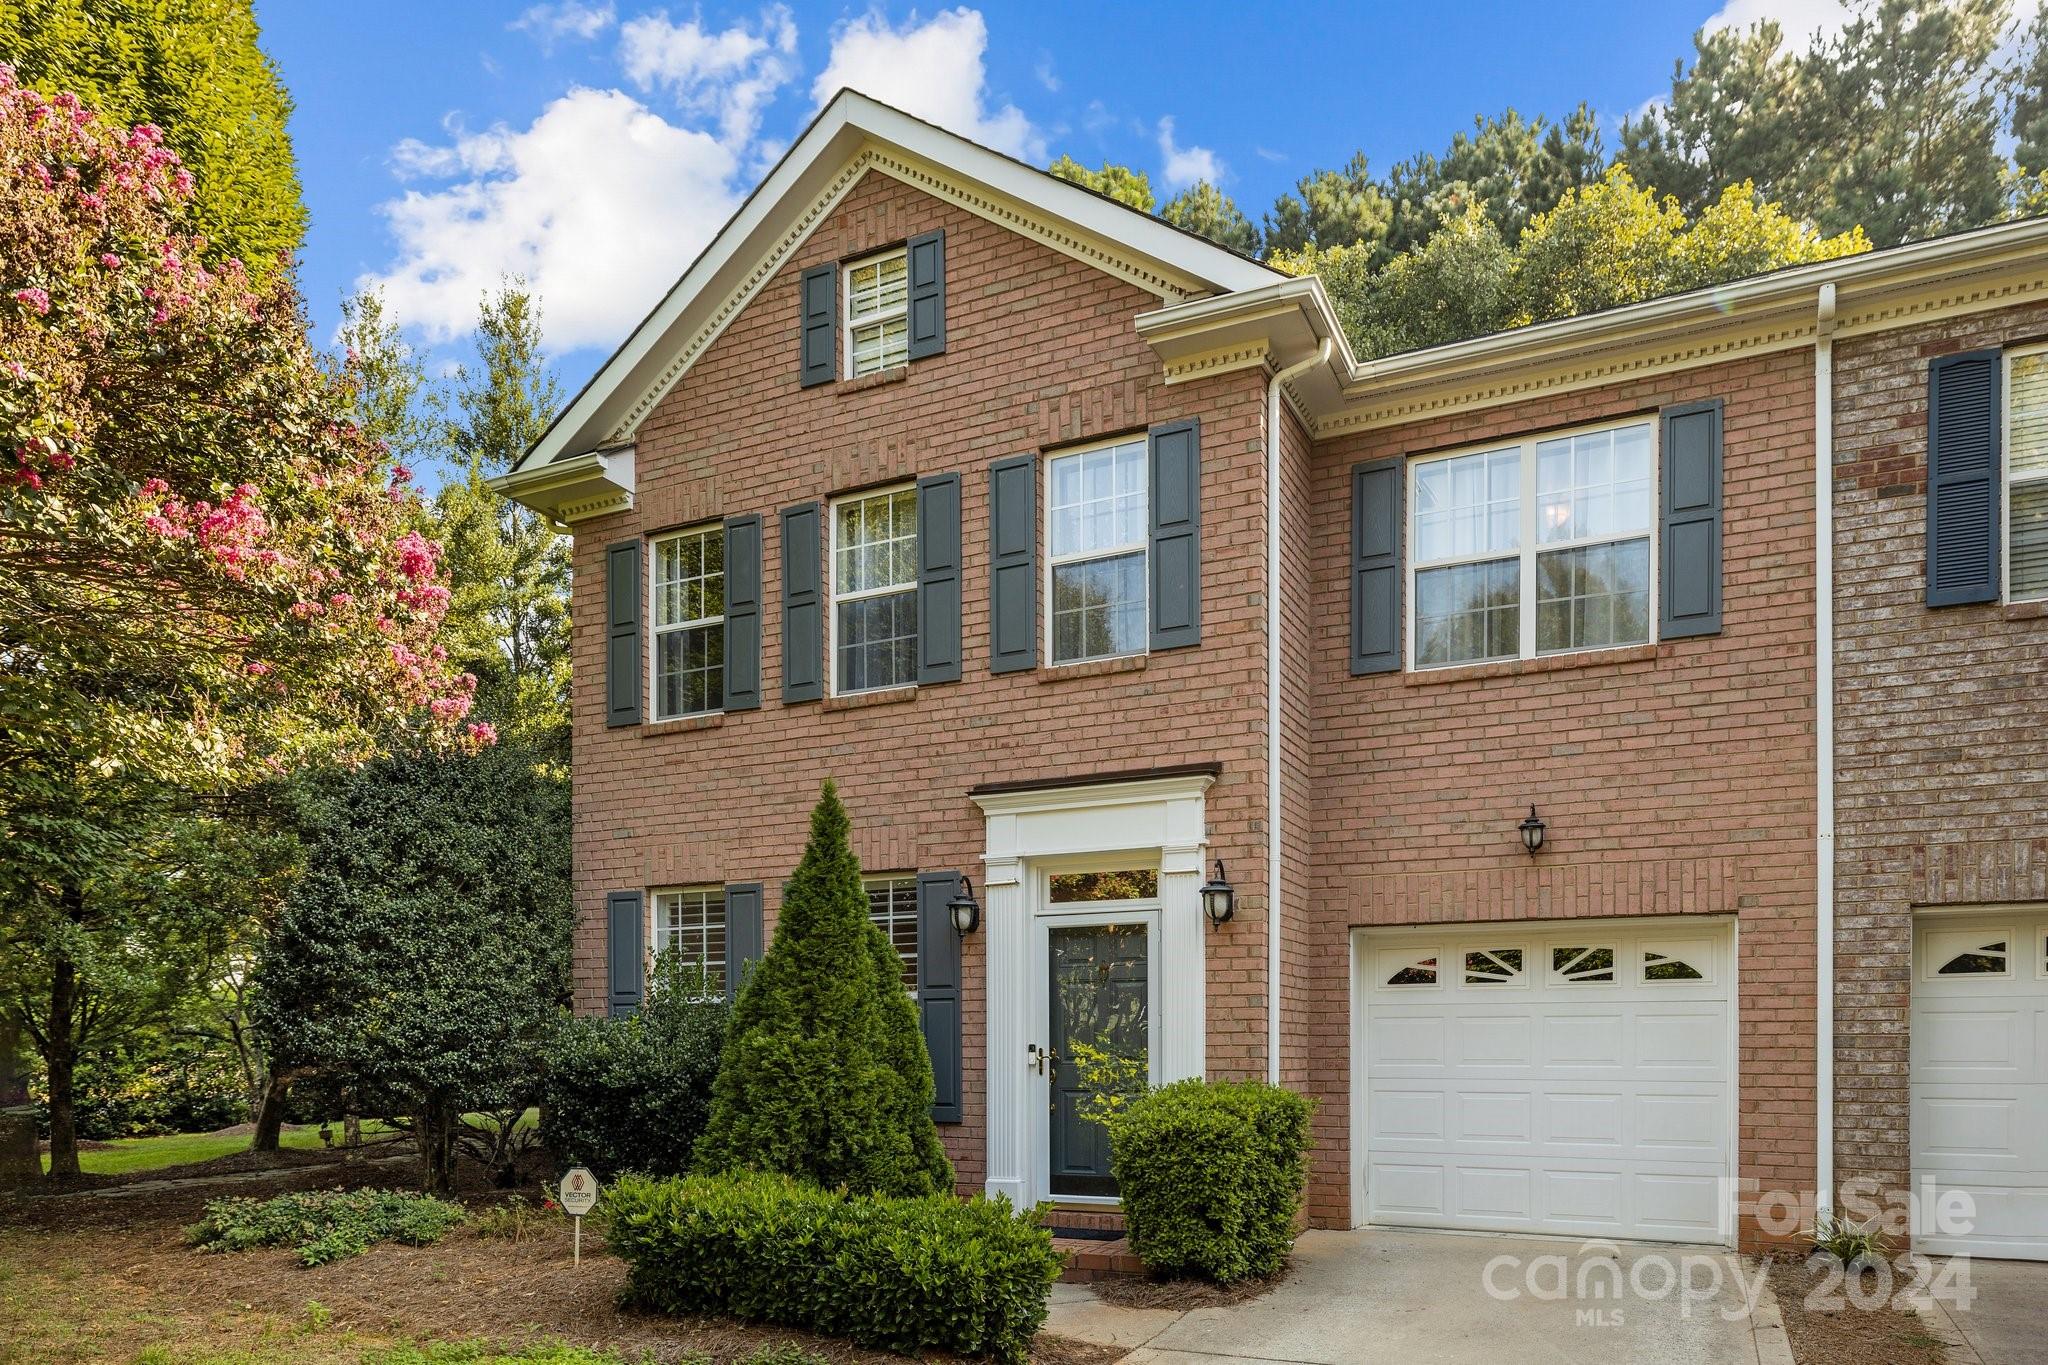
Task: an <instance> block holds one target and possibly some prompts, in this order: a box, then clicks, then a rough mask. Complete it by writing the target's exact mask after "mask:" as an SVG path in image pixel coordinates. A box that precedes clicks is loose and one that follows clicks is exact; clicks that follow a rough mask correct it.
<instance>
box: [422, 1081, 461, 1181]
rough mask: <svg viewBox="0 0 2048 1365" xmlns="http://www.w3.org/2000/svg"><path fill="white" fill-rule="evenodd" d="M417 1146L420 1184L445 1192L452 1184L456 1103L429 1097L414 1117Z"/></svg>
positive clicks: (453, 1176) (453, 1178) (453, 1177)
mask: <svg viewBox="0 0 2048 1365" xmlns="http://www.w3.org/2000/svg"><path fill="white" fill-rule="evenodd" d="M413 1137H414V1139H415V1140H416V1141H417V1142H418V1143H419V1148H420V1188H421V1189H422V1190H424V1191H425V1192H426V1193H428V1194H447V1193H448V1192H449V1191H450V1190H452V1189H453V1188H454V1186H455V1106H454V1105H452V1104H449V1103H447V1102H446V1101H442V1100H433V1101H429V1102H428V1103H427V1105H426V1106H425V1107H424V1108H423V1109H422V1111H421V1112H420V1113H419V1114H418V1115H417V1116H416V1117H415V1118H414V1120H413Z"/></svg>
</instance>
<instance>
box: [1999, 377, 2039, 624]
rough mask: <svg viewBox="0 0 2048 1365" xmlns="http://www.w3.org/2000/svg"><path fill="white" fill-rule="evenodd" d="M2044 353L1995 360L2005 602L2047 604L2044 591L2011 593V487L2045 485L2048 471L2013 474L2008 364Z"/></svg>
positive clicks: (2001, 571)
mask: <svg viewBox="0 0 2048 1365" xmlns="http://www.w3.org/2000/svg"><path fill="white" fill-rule="evenodd" d="M2042 354H2048V343H2042V344H2040V345H2037V346H2015V347H2013V348H2012V349H2010V350H2008V351H2006V352H2005V353H2004V354H2002V355H2001V356H2000V357H1999V362H1998V382H1999V394H1998V425H1999V433H1998V451H1999V455H2000V457H2001V458H2000V459H1999V462H1998V463H1999V489H1998V502H1999V513H1998V515H1999V526H1998V529H1999V534H2000V537H2001V539H2000V540H1999V544H1998V555H1999V560H2000V562H1999V566H1998V581H1999V583H2000V585H2001V586H2002V587H2003V589H2004V591H2005V600H2006V601H2008V602H2041V601H2048V588H2044V589H2042V590H2041V591H2040V592H2036V593H2029V594H2027V595H2026V596H2024V597H2022V596H2019V595H2017V594H2015V593H2014V592H2013V590H2012V490H2013V485H2015V484H2037V483H2048V468H2042V469H2037V470H2030V471H2028V472H2027V473H2025V474H2015V473H2014V471H2013V458H2012V362H2013V361H2014V360H2016V359H2023V358H2025V357H2027V356H2036V355H2042Z"/></svg>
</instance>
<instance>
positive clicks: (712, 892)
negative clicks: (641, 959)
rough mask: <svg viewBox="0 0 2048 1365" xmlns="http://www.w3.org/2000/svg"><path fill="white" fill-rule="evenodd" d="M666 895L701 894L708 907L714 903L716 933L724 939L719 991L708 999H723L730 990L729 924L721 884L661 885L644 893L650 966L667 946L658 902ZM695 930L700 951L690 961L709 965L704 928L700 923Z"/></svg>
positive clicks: (719, 969)
mask: <svg viewBox="0 0 2048 1365" xmlns="http://www.w3.org/2000/svg"><path fill="white" fill-rule="evenodd" d="M665 896H702V897H704V898H705V904H706V905H707V906H714V905H715V906H716V907H717V910H718V924H719V932H720V934H721V936H722V937H723V939H724V943H725V947H724V950H723V952H722V953H721V955H720V956H719V958H718V994H717V995H715V996H711V997H708V998H710V999H713V1000H721V999H724V998H725V997H726V996H727V995H729V994H731V991H732V978H731V973H732V923H731V921H729V920H728V919H727V918H726V901H725V888H724V887H723V886H663V887H658V888H656V889H654V890H652V891H649V892H648V893H647V965H648V967H649V968H650V969H651V968H652V967H653V966H654V963H655V960H656V959H658V958H659V957H660V956H661V955H662V953H664V952H666V951H667V950H668V946H669V945H668V944H667V943H666V942H664V941H663V937H662V927H661V902H662V898H663V897H665ZM697 933H698V949H699V952H698V954H697V956H696V957H695V958H693V959H692V960H693V961H695V962H697V963H699V964H701V965H707V966H708V965H709V959H710V954H709V953H708V952H706V951H704V940H705V935H706V933H707V928H706V927H705V926H700V927H699V928H698V930H697ZM678 946H680V945H678Z"/></svg>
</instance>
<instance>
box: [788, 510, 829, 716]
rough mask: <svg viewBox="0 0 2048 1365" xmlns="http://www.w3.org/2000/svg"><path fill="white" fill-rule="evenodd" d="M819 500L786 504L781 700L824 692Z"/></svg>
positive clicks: (815, 697) (808, 698)
mask: <svg viewBox="0 0 2048 1365" xmlns="http://www.w3.org/2000/svg"><path fill="white" fill-rule="evenodd" d="M822 515H823V513H822V511H821V510H820V508H819V506H818V504H817V503H815V502H805V503H799V504H797V505H796V506H795V507H785V508H783V509H782V699H783V700H784V701H785V702H792V701H816V700H818V699H819V698H820V697H822V696H824V695H825V605H824V582H823V579H822V577H821V575H820V573H819V543H820V540H819V536H820V530H819V527H820V517H821V516H822Z"/></svg>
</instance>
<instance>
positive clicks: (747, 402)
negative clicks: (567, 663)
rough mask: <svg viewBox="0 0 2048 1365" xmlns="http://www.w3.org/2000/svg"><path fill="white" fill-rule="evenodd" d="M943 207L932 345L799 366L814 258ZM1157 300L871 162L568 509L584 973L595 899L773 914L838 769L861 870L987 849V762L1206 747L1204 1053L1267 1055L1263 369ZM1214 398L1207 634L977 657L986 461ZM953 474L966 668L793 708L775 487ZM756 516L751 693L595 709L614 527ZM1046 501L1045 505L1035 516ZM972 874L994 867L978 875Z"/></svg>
mask: <svg viewBox="0 0 2048 1365" xmlns="http://www.w3.org/2000/svg"><path fill="white" fill-rule="evenodd" d="M935 227H943V228H945V230H946V234H947V237H946V246H947V255H948V260H947V262H946V274H947V282H948V291H947V293H948V297H947V332H948V342H949V348H948V350H947V353H946V354H945V355H943V356H939V357H934V358H931V359H927V360H920V361H917V362H915V363H914V364H912V365H910V366H909V367H908V369H907V372H905V373H904V374H903V376H902V378H901V381H900V382H887V383H876V382H873V381H872V380H871V381H866V382H862V383H838V384H833V385H830V386H827V387H824V388H819V389H810V390H804V389H800V388H799V387H798V384H797V354H796V349H797V333H796V317H797V300H796V292H797V281H798V278H799V276H800V274H801V272H802V270H803V269H804V268H805V267H807V266H810V265H814V264H817V263H820V262H823V261H829V260H834V259H840V258H844V257H847V256H851V255H856V254H859V253H862V252H864V251H868V250H871V249H874V248H877V247H882V246H886V245H889V244H891V243H894V242H900V241H901V240H903V239H904V238H905V237H907V236H909V235H910V234H912V233H916V232H922V231H926V230H928V229H931V228H935ZM1157 306H1158V300H1157V299H1156V298H1155V297H1153V296H1151V295H1148V294H1146V293H1144V292H1142V291H1140V290H1138V289H1136V288H1134V287H1131V286H1129V285H1126V284H1123V283H1121V282H1119V281H1117V280H1115V279H1114V278H1112V277H1110V276H1108V275H1105V274H1103V273H1101V272H1099V271H1097V270H1094V269H1092V268H1090V267H1088V266H1085V265H1082V264H1080V263H1079V262H1076V261H1074V260H1072V259H1071V258H1069V257H1066V256H1063V255H1060V254H1058V253H1056V252H1054V251H1053V250H1051V249H1050V248H1047V247H1044V246H1041V245H1038V244H1037V243H1035V242H1032V241H1030V240H1027V239H1025V238H1022V237H1019V236H1017V235H1015V234H1013V233H1011V232H1009V231H1007V230H1005V229H1002V228H999V227H997V226H995V225H993V224H991V223H989V222H988V221H986V220H984V219H981V218H978V217H976V216H974V215H972V214H970V213H968V212H966V211H965V210H962V209H959V208H956V207H954V206H952V205H951V204H949V203H947V202H945V201H942V200H940V199H937V198H934V197H931V196H928V195H926V194H924V193H922V192H920V191H917V190H914V189H911V188H909V187H907V186H905V185H903V184H901V183H900V182H897V181H895V180H892V179H890V178H888V177H886V176H885V175H883V174H881V173H871V174H869V175H868V176H867V178H866V179H864V180H862V181H861V182H860V183H859V184H858V185H857V186H855V187H854V188H853V189H852V190H851V191H850V192H849V193H848V195H847V197H846V198H845V199H844V200H843V201H842V202H841V203H840V204H839V205H838V206H837V207H836V208H835V209H834V210H833V212H832V213H831V214H830V215H829V217H828V218H827V219H826V221H825V222H824V223H822V224H821V225H820V226H819V228H818V229H817V231H816V232H815V233H814V234H813V235H812V236H811V237H810V238H809V239H808V240H807V241H806V242H805V244H804V245H803V247H802V248H801V249H800V250H799V251H798V252H797V253H796V254H795V256H794V258H793V259H792V260H791V261H789V262H788V263H787V264H786V265H785V266H784V267H783V269H782V270H781V271H780V272H779V273H778V274H777V275H776V277H775V278H774V279H773V280H772V281H770V282H769V283H768V285H767V286H766V287H765V288H764V289H763V290H762V292H761V293H760V295H759V296H757V297H756V298H755V299H754V300H753V301H752V302H751V303H749V304H748V306H747V307H746V308H745V309H744V310H743V311H742V313H741V314H740V316H739V317H737V318H736V319H735V320H734V321H733V323H732V324H731V325H730V326H729V327H728V329H727V330H726V332H725V333H724V334H723V335H722V336H721V337H720V338H719V339H718V340H717V341H716V342H715V343H714V344H713V345H712V346H711V347H710V348H709V349H708V350H707V351H706V353H705V354H704V355H703V356H702V357H701V358H700V359H699V360H698V361H697V363H696V365H695V366H694V367H693V368H692V370H691V371H690V373H689V374H688V375H686V376H685V377H684V378H683V379H682V381H680V382H679V383H678V384H677V386H676V387H675V389H674V390H673V391H672V392H670V393H669V394H667V395H666V396H665V397H664V398H663V399H662V401H661V402H660V404H659V405H658V406H657V407H656V409H655V410H654V412H653V413H652V414H650V416H649V418H648V420H647V421H646V423H645V425H644V426H643V427H642V428H641V430H640V433H639V437H638V456H637V462H638V463H637V471H636V472H637V482H638V485H639V489H640V492H639V498H638V506H636V507H635V508H634V509H633V510H632V511H631V512H628V513H621V514H618V515H615V516H611V517H607V518H604V519H602V520H598V521H593V522H586V523H584V524H582V525H580V526H579V527H578V528H577V531H578V534H577V538H576V586H575V601H574V614H575V622H576V636H575V640H576V648H575V662H576V695H575V727H576V728H575V744H576V795H575V812H576V894H577V904H578V907H579V911H580V922H579V924H580V927H579V931H578V936H577V957H576V983H577V1001H578V1005H579V1007H580V1008H583V1009H586V1010H596V1009H598V1008H600V1007H601V1005H602V1001H603V994H604V952H603V947H604V933H605V925H604V896H605V893H606V892H607V891H609V890H619V889H628V888H643V887H656V886H663V885H674V884H680V883H698V882H701V883H724V882H741V881H760V882H762V883H764V884H765V886H766V888H767V896H766V899H767V907H768V915H769V919H770V925H771V930H772V922H773V918H774V914H775V910H776V907H777V905H778V904H779V901H780V895H781V883H782V880H783V879H784V878H785V877H786V876H787V875H788V873H789V870H790V869H791V867H793V866H794V864H795V862H796V858H797V854H798V851H799V850H800V848H801V846H802V841H803V835H804V829H805V816H806V813H807V811H808V810H809V807H810V805H811V803H812V802H813V801H814V800H815V798H816V796H817V790H818V784H819V782H820V781H821V780H822V779H824V778H825V777H828V776H829V777H833V778H835V779H837V781H838V783H839V785H840V789H841V791H842V793H843V794H844V796H845V798H846V801H847V803H848V805H849V807H850V808H851V811H852V814H853V820H854V831H855V851H856V852H857V853H858V854H859V856H860V858H861V861H862V864H863V866H864V867H866V868H868V869H870V870H872V871H877V872H879V871H885V870H910V869H924V870H939V869H959V870H963V871H967V872H969V873H970V874H978V873H979V871H980V856H981V852H982V849H983V834H982V824H981V816H980V812H979V811H978V810H977V809H976V808H975V807H974V806H973V804H972V803H971V802H969V800H968V799H967V795H966V793H967V791H968V789H969V788H971V787H973V786H975V785H976V784H978V783H984V782H992V781H1000V780H1015V779H1022V778H1038V777H1055V776H1068V775H1071V776H1076V777H1080V776H1085V775H1086V774H1089V773H1093V772H1106V771H1114V770H1119V769H1129V768H1138V767H1147V766H1153V765H1159V764H1166V763H1185V762H1193V761H1199V760H1216V761H1219V762H1221V763H1222V765H1223V773H1222V776H1221V777H1220V778H1219V780H1218V781H1217V782H1216V784H1215V786H1214V787H1213V788H1211V790H1210V792H1209V800H1208V819H1209V831H1210V836H1211V840H1212V843H1213V845H1214V848H1215V850H1216V851H1217V852H1219V853H1221V854H1222V855H1223V856H1224V857H1226V858H1228V859H1229V861H1230V870H1231V877H1232V880H1233V882H1235V884H1236V885H1237V886H1238V888H1239V897H1238V907H1239V909H1238V916H1237V919H1236V920H1235V921H1234V922H1233V923H1232V924H1231V925H1229V926H1228V927H1227V928H1225V929H1224V930H1223V931H1222V932H1221V933H1218V934H1216V935H1214V936H1212V937H1211V939H1210V941H1209V945H1208V962H1209V972H1210V983H1211V985H1210V1003H1209V1015H1208V1030H1209V1037H1208V1063H1209V1069H1210V1071H1211V1073H1212V1074H1215V1075H1254V1074H1263V1072H1264V1069H1265V1000H1264V989H1263V983H1264V980H1265V944H1264V925H1265V895H1264V890H1263V888H1264V885H1265V863H1264V857H1263V821H1264V800H1265V798H1264V792H1265V776H1264V749H1263V738H1262V735H1263V731H1262V729H1261V728H1260V726H1261V725H1262V715H1263V711H1262V708H1261V706H1259V705H1258V704H1257V703H1256V702H1255V700H1254V699H1255V698H1258V697H1261V696H1263V691H1264V683H1265V664H1264V657H1265V656H1264V639H1265V628H1264V610H1265V608H1264V604H1263V603H1264V599H1263V596H1262V593H1263V587H1264V582H1265V563H1264V553H1263V549H1262V546H1263V539H1262V536H1263V532H1262V525H1263V520H1262V519H1263V507H1264V477H1265V476H1264V449H1263V446H1264V442H1263V425H1264V423H1263V394H1264V385H1263V383H1262V381H1261V379H1260V378H1259V376H1258V375H1257V374H1255V373H1251V372H1244V373H1239V374H1234V375H1225V376H1221V377H1218V378H1215V379H1211V380H1206V381H1201V382H1196V383H1190V384H1185V385H1179V386H1175V387H1172V388H1168V387H1166V386H1165V385H1164V384H1163V383H1162V382H1161V380H1160V370H1159V364H1158V361H1157V359H1156V358H1155V357H1154V356H1153V355H1152V353H1151V352H1150V351H1149V350H1148V349H1147V348H1146V347H1145V346H1144V345H1143V344H1142V343H1140V342H1139V341H1138V339H1137V337H1136V335H1135V333H1134V331H1133V329H1132V322H1131V320H1132V318H1133V316H1134V315H1135V314H1137V313H1139V312H1141V311H1144V310H1146V309H1148V308H1153V307H1157ZM1186 416H1199V417H1200V418H1201V419H1202V424H1203V425H1202V495H1203V496H1202V550H1203V601H1202V643H1201V644H1200V645H1199V646H1198V647H1195V648H1191V649H1185V650H1179V651H1174V652H1170V653H1164V654H1159V655H1155V656H1152V657H1150V658H1148V659H1143V660H1139V661H1132V662H1127V663H1123V664H1116V665H1108V666H1087V667H1083V668H1079V669H1062V670H1058V671H1047V670H1041V671H1040V672H1039V673H1037V674H1021V675H1006V676H1002V677H997V676H994V675H991V674H990V673H989V671H988V572H989V564H988V532H987V527H988V466H989V464H990V462H991V461H993V460H996V459H998V458H1001V457H1003V456H1007V455H1014V454H1017V453H1019V452H1023V451H1042V450H1046V449H1049V448H1056V447H1058V446H1060V445H1062V444H1064V443H1069V442H1074V441H1078V440H1084V439H1089V438H1095V437H1103V436H1110V435H1115V434H1118V433H1122V432H1127V431H1131V430H1135V429H1141V428H1143V427H1144V426H1146V425H1147V424H1150V423H1156V422H1161V421H1166V420H1169V419H1173V418H1180V417H1186ZM949 470H957V471H959V472H960V474H961V475H962V509H961V523H962V531H963V541H964V551H965V558H964V564H963V572H964V577H963V583H964V593H963V598H964V602H963V608H964V609H963V618H964V619H963V633H964V643H965V650H966V663H965V669H964V677H963V680H962V681H960V682H958V683H950V684H944V685H939V686H933V687H926V688H921V689H917V690H915V691H911V692H905V693H898V694H889V696H888V697H887V698H886V700H885V704H879V705H878V704H872V703H870V704H860V703H859V701H858V699H849V700H848V701H846V702H832V701H827V702H825V703H823V704H820V703H816V702H811V703H802V704H798V705H795V706H789V707H785V706H784V705H782V703H781V700H780V698H781V686H782V665H781V613H780V608H779V603H780V599H781V581H780V558H781V540H780V534H781V528H780V525H779V523H778V520H777V517H776V513H777V512H778V511H779V510H780V509H781V508H783V507H787V506H790V505H792V504H794V503H798V502H803V501H807V500H810V499H814V498H826V497H829V496H831V495H833V494H836V493H839V492H843V491H847V490H850V489H852V488H855V487H859V486H862V485H869V484H874V483H878V482H882V481H885V480H895V479H908V478H910V477H912V476H915V475H923V474H934V473H940V472H944V471H949ZM743 513H759V514H761V516H762V518H763V526H764V544H763V554H762V559H763V569H764V582H763V601H764V603H765V604H766V605H765V610H764V612H763V621H762V625H763V631H762V636H763V639H762V644H763V648H762V690H763V694H764V704H763V706H762V709H761V710H760V711H758V712H750V713H738V714H734V715H729V716H719V717H712V718H709V719H706V720H700V721H687V722H680V723H672V724H668V725H661V726H655V725H644V726H639V727H635V728H631V729H620V730H611V729H607V728H606V727H605V724H604V698H603V695H602V690H603V676H604V670H603V661H602V638H601V637H602V621H603V608H602V600H601V599H602V593H603V586H604V570H603V559H602V555H603V550H604V547H605V546H606V545H607V544H609V543H612V542H615V541H617V540H619V539H621V538H623V537H630V536H633V535H636V534H638V535H645V534H650V533H653V532H658V531H661V530H664V529H670V528H674V527H679V526H682V525H685V524H688V523H690V522H693V521H701V520H706V519H709V518H713V517H720V516H728V515H737V514H743ZM1041 524H1042V517H1041ZM978 881H979V877H978V875H977V882H978ZM986 942H987V935H986V934H983V935H981V936H979V937H976V938H973V939H970V940H969V941H968V943H967V945H966V954H965V957H966V961H965V964H964V965H965V976H966V980H965V982H964V987H965V989H964V993H963V994H964V1010H965V1073H966V1081H967V1086H966V1122H965V1123H964V1124H960V1125H955V1126H948V1127H946V1128H944V1129H942V1132H943V1134H944V1136H945V1139H946V1143H947V1147H948V1150H949V1152H950V1153H951V1155H952V1158H953V1161H954V1164H955V1167H956V1169H957V1171H958V1174H959V1177H960V1181H961V1184H962V1187H963V1188H970V1187H978V1186H979V1185H980V1183H981V1181H982V1178H983V1164H984V1145H983V1124H984V1118H985V1106H984V1102H983V1085H982V1081H981V1077H982V1074H983V1067H984V1055H983V1053H984V1040H985V1036H986V1020H985V1017H984V1013H983V1001H984V999H985V993H984V990H983V987H982V982H983V979H984V962H983V959H982V946H983V944H985V943H986Z"/></svg>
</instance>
